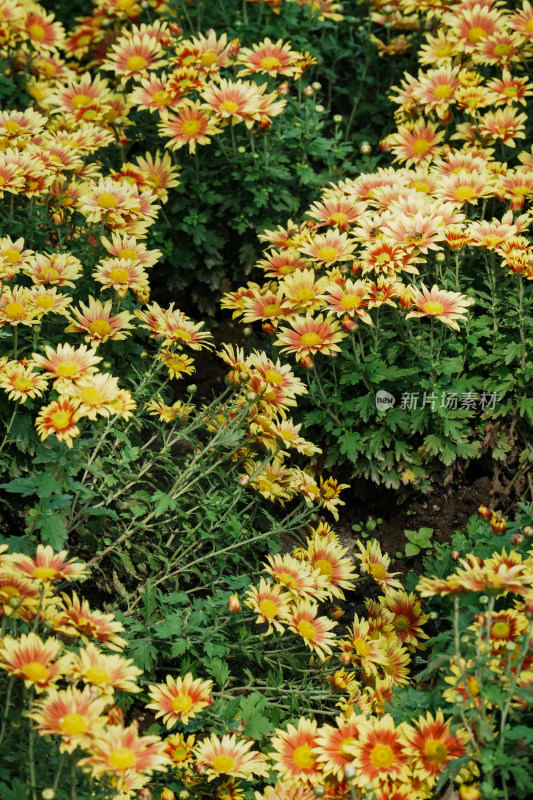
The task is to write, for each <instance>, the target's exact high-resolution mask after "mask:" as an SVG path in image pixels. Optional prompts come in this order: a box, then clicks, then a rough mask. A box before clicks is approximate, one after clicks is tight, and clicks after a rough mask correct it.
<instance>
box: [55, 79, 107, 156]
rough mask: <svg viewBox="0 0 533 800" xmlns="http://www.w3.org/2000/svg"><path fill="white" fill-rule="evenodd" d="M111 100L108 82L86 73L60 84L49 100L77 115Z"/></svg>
mask: <svg viewBox="0 0 533 800" xmlns="http://www.w3.org/2000/svg"><path fill="white" fill-rule="evenodd" d="M110 98H111V91H110V89H109V86H108V81H107V80H105V79H104V78H101V77H100V76H99V75H95V76H93V75H91V74H90V73H89V72H86V73H85V74H83V75H82V76H81V78H79V80H74V81H72V80H70V81H68V82H64V83H62V84H60V85H59V86H58V88H57V89H56V92H55V93H54V94H53V95H52V96H51V97H50V98H49V103H50V105H53V106H55V107H56V108H58V109H61V110H64V111H69V112H71V113H75V112H76V111H79V110H80V109H83V108H85V107H87V106H90V105H92V104H95V103H96V104H97V105H99V106H100V105H103V104H105V103H107V102H108V101H109V99H110ZM75 135H76V134H74V136H75ZM76 149H77V148H76Z"/></svg>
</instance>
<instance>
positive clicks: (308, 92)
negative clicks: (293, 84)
mask: <svg viewBox="0 0 533 800" xmlns="http://www.w3.org/2000/svg"><path fill="white" fill-rule="evenodd" d="M304 94H305V96H306V97H312V96H313V95H314V91H313V87H312V86H306V87H305V88H304Z"/></svg>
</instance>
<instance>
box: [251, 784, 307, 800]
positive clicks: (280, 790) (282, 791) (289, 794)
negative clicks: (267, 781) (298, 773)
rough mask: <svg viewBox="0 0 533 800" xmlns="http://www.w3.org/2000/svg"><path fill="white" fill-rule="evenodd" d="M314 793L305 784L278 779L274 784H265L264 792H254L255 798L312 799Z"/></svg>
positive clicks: (276, 799) (278, 799)
mask: <svg viewBox="0 0 533 800" xmlns="http://www.w3.org/2000/svg"><path fill="white" fill-rule="evenodd" d="M314 797H315V795H314V794H313V792H312V790H311V789H310V788H309V787H307V786H302V785H300V786H298V785H297V784H296V785H295V784H289V783H287V781H278V782H277V783H276V785H275V786H267V787H266V788H265V790H264V792H263V793H262V794H261V793H260V792H256V793H255V800H313V799H314Z"/></svg>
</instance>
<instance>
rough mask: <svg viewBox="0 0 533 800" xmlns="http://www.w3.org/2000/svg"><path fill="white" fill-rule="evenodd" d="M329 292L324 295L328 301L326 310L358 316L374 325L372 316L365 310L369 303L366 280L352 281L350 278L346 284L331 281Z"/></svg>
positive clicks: (325, 300)
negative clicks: (340, 284) (341, 284)
mask: <svg viewBox="0 0 533 800" xmlns="http://www.w3.org/2000/svg"><path fill="white" fill-rule="evenodd" d="M328 291H329V294H327V295H326V296H325V297H324V302H325V303H327V307H326V310H327V311H328V312H330V313H331V312H333V313H334V314H342V315H344V314H349V315H350V316H351V317H358V318H359V319H361V320H363V322H366V324H367V325H372V324H373V322H372V318H371V317H370V315H369V314H368V313H367V312H366V311H365V310H364V307H365V306H366V304H367V300H366V298H367V284H366V283H365V281H352V280H350V279H348V280H347V281H346V283H345V284H344V286H339V285H338V284H336V283H330V284H329V286H328Z"/></svg>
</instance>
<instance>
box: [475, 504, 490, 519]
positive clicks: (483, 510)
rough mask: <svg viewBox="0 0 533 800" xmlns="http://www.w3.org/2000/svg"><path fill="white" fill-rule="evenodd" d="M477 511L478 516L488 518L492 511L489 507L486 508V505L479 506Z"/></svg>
mask: <svg viewBox="0 0 533 800" xmlns="http://www.w3.org/2000/svg"><path fill="white" fill-rule="evenodd" d="M477 513H478V514H479V516H480V517H483V519H490V518H491V517H492V511H491V510H490V508H487V506H479V508H478V510H477Z"/></svg>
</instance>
